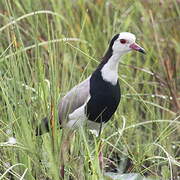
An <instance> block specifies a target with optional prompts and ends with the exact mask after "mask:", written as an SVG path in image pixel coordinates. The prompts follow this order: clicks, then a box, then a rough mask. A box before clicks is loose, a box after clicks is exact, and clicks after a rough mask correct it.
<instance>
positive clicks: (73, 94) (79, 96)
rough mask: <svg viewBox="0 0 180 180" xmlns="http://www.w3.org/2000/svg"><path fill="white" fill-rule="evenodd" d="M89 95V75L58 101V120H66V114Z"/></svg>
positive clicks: (83, 101) (61, 122) (77, 106)
mask: <svg viewBox="0 0 180 180" xmlns="http://www.w3.org/2000/svg"><path fill="white" fill-rule="evenodd" d="M89 96H90V77H88V78H87V79H85V80H84V81H82V82H81V83H80V84H78V85H76V86H75V87H73V88H72V89H71V90H70V91H69V92H68V93H67V94H66V95H65V96H64V97H63V98H62V99H61V101H60V103H59V122H60V124H61V125H62V124H63V121H64V120H65V121H66V120H67V119H68V118H67V117H68V115H69V114H70V113H72V112H73V111H74V110H76V109H77V108H79V107H80V106H82V105H83V104H84V103H85V102H86V101H87V100H88V98H89Z"/></svg>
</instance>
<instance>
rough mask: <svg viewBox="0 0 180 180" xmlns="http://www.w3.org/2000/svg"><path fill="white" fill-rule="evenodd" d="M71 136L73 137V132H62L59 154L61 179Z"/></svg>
mask: <svg viewBox="0 0 180 180" xmlns="http://www.w3.org/2000/svg"><path fill="white" fill-rule="evenodd" d="M66 130H67V129H64V130H63V131H66ZM73 135H74V132H73V131H69V130H67V131H66V132H63V135H62V143H61V154H60V158H61V167H60V175H61V177H62V178H63V179H64V175H65V171H64V168H65V164H66V162H67V160H68V153H69V150H70V141H71V138H73Z"/></svg>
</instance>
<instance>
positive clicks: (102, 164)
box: [98, 139, 104, 171]
mask: <svg viewBox="0 0 180 180" xmlns="http://www.w3.org/2000/svg"><path fill="white" fill-rule="evenodd" d="M102 148H103V146H102V141H101V139H100V143H99V150H98V153H99V154H98V159H99V166H100V169H101V171H103V168H104V161H103V152H102Z"/></svg>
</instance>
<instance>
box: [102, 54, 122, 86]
mask: <svg viewBox="0 0 180 180" xmlns="http://www.w3.org/2000/svg"><path fill="white" fill-rule="evenodd" d="M120 57H121V54H118V53H117V54H113V55H112V56H111V57H110V59H109V60H108V62H107V63H106V64H105V65H104V66H103V68H102V69H101V75H102V78H103V80H104V81H107V82H110V83H111V84H112V85H116V84H117V80H118V64H119V58H120Z"/></svg>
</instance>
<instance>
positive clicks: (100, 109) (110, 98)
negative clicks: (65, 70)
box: [86, 69, 121, 123]
mask: <svg viewBox="0 0 180 180" xmlns="http://www.w3.org/2000/svg"><path fill="white" fill-rule="evenodd" d="M90 95H91V98H90V99H89V101H88V103H87V106H86V113H87V117H88V119H89V120H90V121H95V122H99V123H101V122H107V121H108V120H109V119H110V118H111V117H112V115H113V114H114V112H115V111H116V109H117V107H118V105H119V102H120V98H121V92H120V86H119V82H118V81H117V84H116V85H115V86H113V85H112V84H111V83H109V82H107V81H104V80H103V79H102V76H101V72H100V69H97V70H96V71H95V72H94V73H93V74H92V76H91V79H90Z"/></svg>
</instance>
